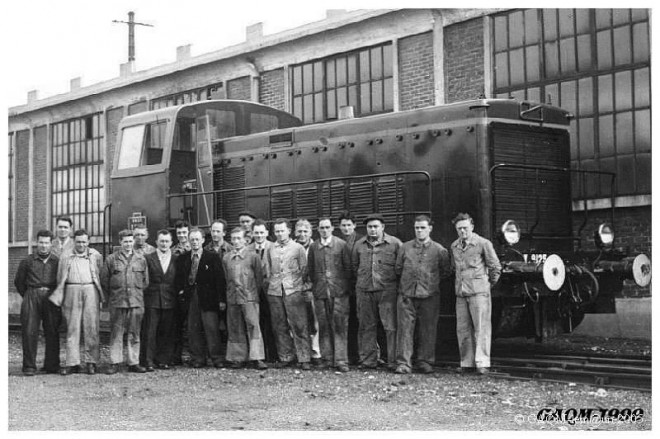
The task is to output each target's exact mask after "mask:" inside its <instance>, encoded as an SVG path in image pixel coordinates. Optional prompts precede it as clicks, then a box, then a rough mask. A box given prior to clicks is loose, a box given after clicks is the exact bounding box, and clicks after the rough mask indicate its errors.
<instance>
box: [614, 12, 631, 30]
mask: <svg viewBox="0 0 660 439" xmlns="http://www.w3.org/2000/svg"><path fill="white" fill-rule="evenodd" d="M629 22H630V9H614V10H613V11H612V24H613V25H614V26H618V25H620V24H626V23H629Z"/></svg>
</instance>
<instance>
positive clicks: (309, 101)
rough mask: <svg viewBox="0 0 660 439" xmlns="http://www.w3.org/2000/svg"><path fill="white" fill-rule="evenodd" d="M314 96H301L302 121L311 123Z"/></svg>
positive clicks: (312, 119)
mask: <svg viewBox="0 0 660 439" xmlns="http://www.w3.org/2000/svg"><path fill="white" fill-rule="evenodd" d="M313 99H314V96H313V95H311V94H310V95H305V96H304V97H303V122H305V123H312V122H314V102H313Z"/></svg>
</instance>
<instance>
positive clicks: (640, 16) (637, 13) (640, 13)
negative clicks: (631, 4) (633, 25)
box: [632, 9, 648, 21]
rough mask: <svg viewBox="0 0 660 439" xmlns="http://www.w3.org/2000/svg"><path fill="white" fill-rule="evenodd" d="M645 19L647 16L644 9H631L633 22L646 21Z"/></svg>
mask: <svg viewBox="0 0 660 439" xmlns="http://www.w3.org/2000/svg"><path fill="white" fill-rule="evenodd" d="M647 18H648V14H647V13H646V9H633V10H632V19H633V21H638V20H646V19H647Z"/></svg>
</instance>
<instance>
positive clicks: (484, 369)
mask: <svg viewBox="0 0 660 439" xmlns="http://www.w3.org/2000/svg"><path fill="white" fill-rule="evenodd" d="M477 373H478V374H479V375H488V374H489V373H490V370H489V369H488V368H487V367H477Z"/></svg>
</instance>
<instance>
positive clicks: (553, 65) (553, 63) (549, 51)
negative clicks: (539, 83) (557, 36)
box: [545, 42, 559, 79]
mask: <svg viewBox="0 0 660 439" xmlns="http://www.w3.org/2000/svg"><path fill="white" fill-rule="evenodd" d="M558 55H559V54H558V51H557V42H552V43H547V44H546V45H545V74H546V76H547V78H548V79H551V78H556V77H557V76H558V74H559V60H558Z"/></svg>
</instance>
